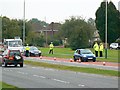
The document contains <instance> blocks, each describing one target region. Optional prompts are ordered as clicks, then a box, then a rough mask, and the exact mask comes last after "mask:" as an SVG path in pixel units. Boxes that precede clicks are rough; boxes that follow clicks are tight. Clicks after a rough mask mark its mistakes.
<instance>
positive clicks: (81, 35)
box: [60, 17, 93, 49]
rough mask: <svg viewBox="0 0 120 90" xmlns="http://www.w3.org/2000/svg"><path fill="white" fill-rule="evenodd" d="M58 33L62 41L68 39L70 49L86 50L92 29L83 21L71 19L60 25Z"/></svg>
mask: <svg viewBox="0 0 120 90" xmlns="http://www.w3.org/2000/svg"><path fill="white" fill-rule="evenodd" d="M60 33H61V34H60V35H61V36H62V37H61V38H62V39H64V38H68V42H69V44H70V47H71V48H72V49H77V48H86V47H88V46H89V39H90V38H92V35H93V28H92V27H91V25H90V24H88V23H87V22H85V20H84V19H82V18H75V17H72V18H71V19H70V20H66V22H65V23H64V24H63V25H62V27H61V30H60Z"/></svg>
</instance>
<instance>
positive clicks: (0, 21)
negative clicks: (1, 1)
mask: <svg viewBox="0 0 120 90" xmlns="http://www.w3.org/2000/svg"><path fill="white" fill-rule="evenodd" d="M0 41H1V42H2V15H1V16H0Z"/></svg>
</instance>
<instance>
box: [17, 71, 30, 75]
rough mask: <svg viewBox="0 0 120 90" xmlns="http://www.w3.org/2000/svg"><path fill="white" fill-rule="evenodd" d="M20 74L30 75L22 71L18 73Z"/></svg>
mask: <svg viewBox="0 0 120 90" xmlns="http://www.w3.org/2000/svg"><path fill="white" fill-rule="evenodd" d="M18 73H20V74H26V75H27V74H28V73H24V72H20V71H18Z"/></svg>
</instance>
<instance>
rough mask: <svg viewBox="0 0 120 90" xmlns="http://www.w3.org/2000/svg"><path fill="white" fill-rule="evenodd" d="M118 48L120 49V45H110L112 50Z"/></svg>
mask: <svg viewBox="0 0 120 90" xmlns="http://www.w3.org/2000/svg"><path fill="white" fill-rule="evenodd" d="M118 48H119V45H118V43H111V44H110V49H118Z"/></svg>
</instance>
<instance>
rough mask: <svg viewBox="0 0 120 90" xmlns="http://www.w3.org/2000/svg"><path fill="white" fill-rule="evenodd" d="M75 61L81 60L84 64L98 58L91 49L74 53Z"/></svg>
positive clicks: (78, 50)
mask: <svg viewBox="0 0 120 90" xmlns="http://www.w3.org/2000/svg"><path fill="white" fill-rule="evenodd" d="M73 58H74V61H76V60H79V59H80V60H81V61H82V62H87V61H88V60H89V61H90V60H92V61H93V62H95V61H96V56H95V55H94V54H93V53H92V52H91V50H89V49H77V50H76V51H75V53H74V56H73Z"/></svg>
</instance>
